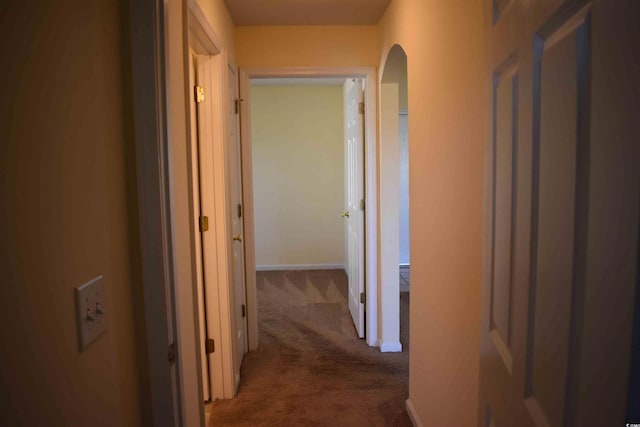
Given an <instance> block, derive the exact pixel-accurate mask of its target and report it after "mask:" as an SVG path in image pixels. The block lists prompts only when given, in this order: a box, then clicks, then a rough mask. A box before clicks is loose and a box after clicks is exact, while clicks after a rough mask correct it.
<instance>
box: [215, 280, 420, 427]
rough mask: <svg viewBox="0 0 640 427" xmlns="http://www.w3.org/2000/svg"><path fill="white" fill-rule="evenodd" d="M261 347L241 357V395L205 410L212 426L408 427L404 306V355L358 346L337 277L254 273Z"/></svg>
mask: <svg viewBox="0 0 640 427" xmlns="http://www.w3.org/2000/svg"><path fill="white" fill-rule="evenodd" d="M257 288H258V299H259V327H260V347H259V348H258V350H257V351H255V352H251V353H249V354H247V355H246V356H245V359H244V362H243V366H242V371H241V372H242V378H241V383H240V388H239V391H238V394H237V396H236V398H235V399H233V400H225V401H216V402H215V403H213V404H210V405H207V406H208V407H207V412H211V416H210V419H209V421H208V425H210V426H211V425H216V426H243V425H251V426H258V425H260V426H280V425H289V426H296V425H304V426H310V425H317V426H324V425H331V426H354V425H370V426H410V425H411V422H410V420H409V418H408V416H407V413H406V410H405V400H406V399H407V397H408V367H409V363H408V362H409V354H408V321H409V319H408V302H409V298H408V296H409V293H406V292H404V293H402V297H401V302H400V304H401V310H400V312H401V316H402V318H401V338H402V341H403V342H402V344H403V348H404V351H403V352H402V353H380V351H379V349H377V348H371V347H369V346H367V344H366V343H365V342H364V340H361V339H359V338H357V336H356V333H355V330H354V328H353V323H352V321H351V318H350V315H349V309H348V306H347V277H346V275H345V273H344V271H342V270H324V271H268V272H258V274H257Z"/></svg>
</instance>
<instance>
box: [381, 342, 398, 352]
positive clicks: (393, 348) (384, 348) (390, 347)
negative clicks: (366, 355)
mask: <svg viewBox="0 0 640 427" xmlns="http://www.w3.org/2000/svg"><path fill="white" fill-rule="evenodd" d="M380 352H381V353H401V352H402V344H400V343H399V342H383V343H381V344H380Z"/></svg>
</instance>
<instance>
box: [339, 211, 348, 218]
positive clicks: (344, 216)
mask: <svg viewBox="0 0 640 427" xmlns="http://www.w3.org/2000/svg"><path fill="white" fill-rule="evenodd" d="M340 216H341V217H342V218H349V211H346V212H342V215H340Z"/></svg>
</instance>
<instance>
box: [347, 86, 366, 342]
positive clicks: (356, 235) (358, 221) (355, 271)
mask: <svg viewBox="0 0 640 427" xmlns="http://www.w3.org/2000/svg"><path fill="white" fill-rule="evenodd" d="M344 88H345V103H344V104H345V105H344V108H345V205H346V210H345V212H344V213H343V217H344V219H345V221H346V226H345V232H346V243H347V257H346V264H347V265H346V267H347V276H348V279H349V311H350V312H351V317H352V318H353V324H354V325H355V327H356V330H357V332H358V336H359V337H360V338H364V333H365V324H364V303H362V302H361V295H362V296H364V108H363V107H364V103H363V89H362V81H361V80H358V79H353V80H348V81H347V82H346V83H345V86H344ZM361 106H362V107H361ZM361 108H362V109H361Z"/></svg>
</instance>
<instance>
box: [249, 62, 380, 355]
mask: <svg viewBox="0 0 640 427" xmlns="http://www.w3.org/2000/svg"><path fill="white" fill-rule="evenodd" d="M254 77H285V78H286V77H345V78H349V77H362V78H365V79H366V82H367V83H366V89H365V100H364V102H365V236H366V237H365V239H366V243H365V248H366V250H365V252H366V255H365V256H366V259H365V262H366V270H365V292H366V316H365V323H366V335H365V338H366V341H367V344H369V345H370V346H377V345H379V342H378V258H377V255H378V239H377V236H378V194H377V192H378V176H377V138H378V136H377V108H376V105H377V89H378V80H377V72H376V69H375V68H374V67H250V68H241V69H240V96H241V97H242V98H243V100H244V102H242V106H241V116H240V129H241V131H240V138H241V144H242V164H243V177H242V178H243V203H244V206H245V212H244V214H245V216H244V227H245V228H244V230H245V255H246V257H245V263H246V272H247V275H246V286H247V315H248V323H249V349H250V350H254V349H256V348H257V347H258V319H257V315H258V305H257V295H256V294H257V291H256V274H255V270H256V261H255V234H254V209H253V171H252V164H253V163H252V157H251V112H250V96H251V93H250V92H251V91H250V89H251V82H250V80H251V78H254Z"/></svg>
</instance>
